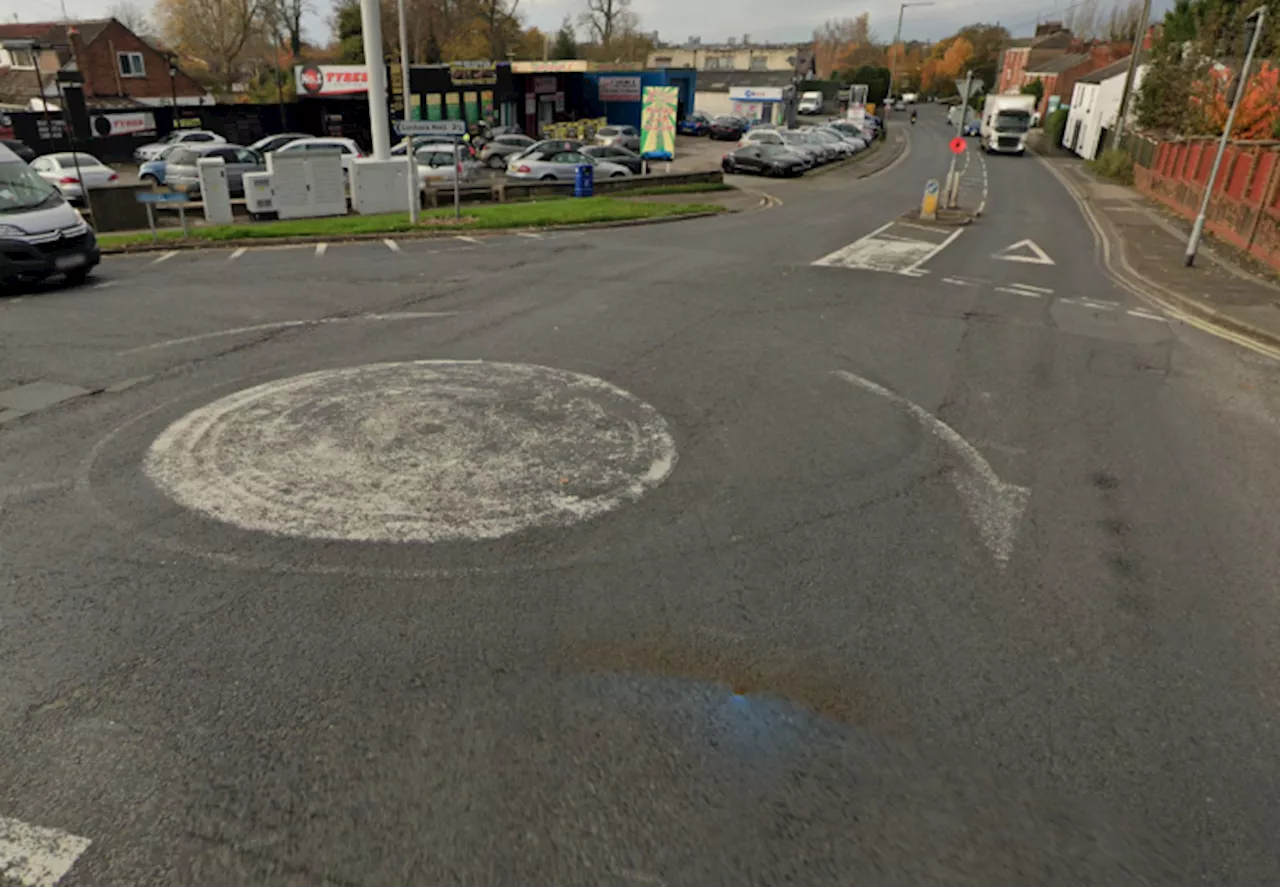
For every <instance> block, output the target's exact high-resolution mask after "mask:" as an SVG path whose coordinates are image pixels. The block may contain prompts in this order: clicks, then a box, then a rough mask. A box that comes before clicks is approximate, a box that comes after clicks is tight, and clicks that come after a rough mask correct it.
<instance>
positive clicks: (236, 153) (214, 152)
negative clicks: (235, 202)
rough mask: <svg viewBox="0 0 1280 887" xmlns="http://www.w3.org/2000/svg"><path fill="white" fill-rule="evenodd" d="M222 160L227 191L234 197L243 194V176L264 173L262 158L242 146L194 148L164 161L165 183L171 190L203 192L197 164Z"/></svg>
mask: <svg viewBox="0 0 1280 887" xmlns="http://www.w3.org/2000/svg"><path fill="white" fill-rule="evenodd" d="M204 157H208V158H215V157H216V158H219V159H221V160H222V162H223V163H225V164H226V167H227V188H228V189H229V190H230V191H231V193H232V194H243V193H244V174H245V173H247V172H265V171H266V169H267V163H266V161H265V160H264V159H263V157H262V155H261V154H259V153H258V152H257V151H254V150H252V149H250V148H245V147H242V146H241V145H191V146H188V147H182V148H179V149H178V150H176V151H174V152H173V153H172V154H167V155H165V158H164V183H165V184H166V185H168V186H169V189H170V190H172V191H180V192H182V193H184V194H199V193H200V173H199V169H198V167H197V166H196V162H197V161H199V160H200V159H201V158H204Z"/></svg>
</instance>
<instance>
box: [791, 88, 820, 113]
mask: <svg viewBox="0 0 1280 887" xmlns="http://www.w3.org/2000/svg"><path fill="white" fill-rule="evenodd" d="M796 110H797V111H798V112H799V113H801V114H821V113H822V93H821V92H806V93H802V94H801V95H800V104H799V105H798V106H797V107H796Z"/></svg>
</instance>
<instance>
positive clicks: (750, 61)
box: [645, 35, 813, 73]
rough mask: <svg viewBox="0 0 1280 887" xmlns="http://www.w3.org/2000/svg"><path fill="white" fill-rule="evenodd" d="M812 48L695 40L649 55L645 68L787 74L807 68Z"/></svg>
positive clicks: (749, 41)
mask: <svg viewBox="0 0 1280 887" xmlns="http://www.w3.org/2000/svg"><path fill="white" fill-rule="evenodd" d="M812 57H813V47H812V46H811V45H809V44H795V43H758V44H757V43H751V39H750V35H744V36H743V37H742V39H741V41H739V40H738V39H737V38H734V39H732V40H730V41H728V42H725V43H718V44H712V43H703V42H702V41H701V40H698V39H697V38H691V39H690V40H689V42H687V43H685V44H683V45H680V46H663V47H659V48H657V49H655V50H653V51H652V52H650V53H649V57H648V59H647V60H646V65H645V66H646V67H648V68H654V69H658V68H693V69H694V70H695V71H755V72H757V73H760V72H766V71H786V72H791V73H794V72H796V71H797V70H798V69H804V68H806V65H807V63H808V62H809V60H811V59H812Z"/></svg>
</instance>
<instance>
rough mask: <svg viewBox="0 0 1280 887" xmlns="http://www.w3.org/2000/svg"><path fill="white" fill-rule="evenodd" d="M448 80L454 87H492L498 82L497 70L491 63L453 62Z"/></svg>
mask: <svg viewBox="0 0 1280 887" xmlns="http://www.w3.org/2000/svg"><path fill="white" fill-rule="evenodd" d="M449 79H450V80H452V81H453V85H454V86H493V85H494V84H495V83H497V82H498V68H497V66H496V65H495V64H494V63H493V62H453V63H452V64H450V65H449Z"/></svg>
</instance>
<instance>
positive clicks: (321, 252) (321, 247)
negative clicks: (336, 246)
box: [316, 243, 329, 259]
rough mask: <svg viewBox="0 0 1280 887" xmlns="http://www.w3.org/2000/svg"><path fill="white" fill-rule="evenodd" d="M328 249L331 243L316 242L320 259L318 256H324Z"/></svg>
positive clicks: (317, 254)
mask: <svg viewBox="0 0 1280 887" xmlns="http://www.w3.org/2000/svg"><path fill="white" fill-rule="evenodd" d="M328 249H329V244H327V243H317V244H316V258H317V259H318V258H320V257H321V256H323V255H324V254H325V251H326V250H328Z"/></svg>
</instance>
